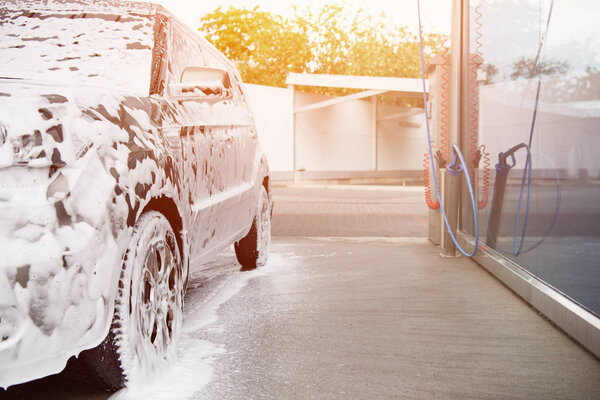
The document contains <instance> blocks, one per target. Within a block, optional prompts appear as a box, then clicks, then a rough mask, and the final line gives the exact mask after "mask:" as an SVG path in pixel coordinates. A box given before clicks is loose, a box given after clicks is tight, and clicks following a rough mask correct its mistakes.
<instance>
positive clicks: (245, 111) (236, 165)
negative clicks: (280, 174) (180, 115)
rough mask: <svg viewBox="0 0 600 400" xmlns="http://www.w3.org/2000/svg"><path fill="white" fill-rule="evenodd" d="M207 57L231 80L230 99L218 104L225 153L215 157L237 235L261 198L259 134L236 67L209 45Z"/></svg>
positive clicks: (231, 225) (232, 229)
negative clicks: (258, 190)
mask: <svg viewBox="0 0 600 400" xmlns="http://www.w3.org/2000/svg"><path fill="white" fill-rule="evenodd" d="M204 57H205V60H206V63H207V65H209V66H213V67H217V68H221V69H223V70H225V71H227V73H228V77H229V80H230V82H231V94H232V96H231V100H230V101H228V102H227V103H224V104H221V105H219V106H220V107H222V108H223V109H222V112H218V113H216V115H215V117H216V118H217V120H216V121H215V122H216V125H217V126H218V128H217V130H218V132H219V137H220V141H219V146H220V148H219V151H220V154H221V155H222V156H221V157H220V158H218V159H216V160H214V161H215V164H217V165H219V167H220V168H222V171H223V174H222V179H224V182H223V187H224V188H225V191H226V193H227V196H226V197H228V201H226V203H225V204H224V209H225V213H226V215H227V216H228V217H229V218H227V219H225V221H224V223H225V224H226V225H227V226H228V227H229V228H228V229H229V231H230V232H232V234H233V235H237V234H238V233H239V232H240V231H242V230H244V229H245V228H247V227H248V226H249V225H250V224H251V223H252V219H253V218H254V212H255V205H256V204H257V201H258V198H257V193H258V192H257V190H256V188H255V187H254V186H255V185H256V182H257V176H256V174H257V172H258V161H259V160H257V149H258V137H257V135H256V128H255V125H254V120H253V118H252V114H251V112H250V109H249V107H248V104H247V102H246V98H245V96H244V93H243V88H242V84H241V79H240V77H239V74H238V73H237V71H236V70H235V69H234V68H233V66H232V65H231V64H230V63H229V62H227V61H226V60H225V58H224V57H223V55H221V54H220V53H218V52H217V51H216V50H215V49H214V48H212V46H210V45H207V46H206V48H204Z"/></svg>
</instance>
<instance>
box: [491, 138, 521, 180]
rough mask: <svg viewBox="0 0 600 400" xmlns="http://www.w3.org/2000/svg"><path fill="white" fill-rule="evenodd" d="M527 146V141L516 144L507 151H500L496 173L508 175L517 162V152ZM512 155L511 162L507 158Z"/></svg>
mask: <svg viewBox="0 0 600 400" xmlns="http://www.w3.org/2000/svg"><path fill="white" fill-rule="evenodd" d="M523 147H527V145H526V144H525V143H519V144H518V145H516V146H513V147H511V148H510V149H508V150H507V151H506V152H500V153H499V154H498V164H496V173H497V174H502V175H508V173H509V172H510V170H511V168H512V167H514V166H515V165H516V163H517V161H516V160H515V153H516V152H517V151H518V150H519V149H521V148H523ZM509 157H510V160H511V163H510V164H509V163H508V162H506V160H507V159H508V158H509Z"/></svg>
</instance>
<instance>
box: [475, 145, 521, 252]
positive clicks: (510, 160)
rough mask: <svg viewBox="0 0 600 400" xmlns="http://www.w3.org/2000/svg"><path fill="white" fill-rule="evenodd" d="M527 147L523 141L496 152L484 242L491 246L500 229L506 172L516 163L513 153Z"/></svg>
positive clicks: (494, 246) (494, 244)
mask: <svg viewBox="0 0 600 400" xmlns="http://www.w3.org/2000/svg"><path fill="white" fill-rule="evenodd" d="M522 148H527V145H526V144H525V143H520V144H518V145H516V146H513V147H511V148H510V149H508V151H506V152H504V153H503V152H500V153H499V154H498V164H496V180H495V182H494V192H493V194H492V207H491V210H490V217H489V223H488V235H487V238H486V241H485V242H486V244H487V245H488V246H489V247H490V248H492V249H495V248H496V240H497V239H498V231H499V230H500V216H501V215H502V203H503V201H504V190H505V189H506V180H507V179H508V173H509V172H510V170H511V169H512V168H513V167H514V166H515V165H516V163H517V162H516V160H515V153H516V152H517V151H518V150H520V149H522Z"/></svg>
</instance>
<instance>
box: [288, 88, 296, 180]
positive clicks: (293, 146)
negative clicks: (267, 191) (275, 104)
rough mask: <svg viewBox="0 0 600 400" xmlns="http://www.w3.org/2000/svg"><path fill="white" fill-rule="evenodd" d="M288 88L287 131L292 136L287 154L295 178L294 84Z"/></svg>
mask: <svg viewBox="0 0 600 400" xmlns="http://www.w3.org/2000/svg"><path fill="white" fill-rule="evenodd" d="M288 90H289V91H290V95H289V98H290V105H289V107H290V110H291V115H290V122H289V123H290V126H289V133H290V135H291V137H292V140H291V143H290V149H289V152H290V153H289V154H290V156H291V158H292V173H293V174H294V180H296V90H295V88H294V85H288Z"/></svg>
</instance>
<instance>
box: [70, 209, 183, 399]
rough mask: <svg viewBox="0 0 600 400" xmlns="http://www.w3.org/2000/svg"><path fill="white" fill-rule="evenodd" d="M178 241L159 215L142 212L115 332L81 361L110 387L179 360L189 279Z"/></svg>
mask: <svg viewBox="0 0 600 400" xmlns="http://www.w3.org/2000/svg"><path fill="white" fill-rule="evenodd" d="M182 275H183V274H182V262H181V257H180V253H179V249H178V246H177V240H176V238H175V235H174V233H173V229H172V228H171V225H170V224H169V221H168V220H167V219H166V218H165V217H164V216H163V215H162V214H160V213H158V212H155V211H150V212H147V213H144V214H142V216H141V217H140V218H139V220H138V221H137V223H136V224H135V226H134V229H133V234H132V237H131V240H130V243H129V246H128V249H127V252H126V254H125V257H124V261H123V268H122V271H121V277H120V280H119V289H118V293H117V295H116V299H115V312H114V317H113V321H112V325H111V328H110V332H109V334H108V336H107V337H106V339H105V340H104V342H102V343H101V344H100V345H99V346H98V347H96V348H94V349H92V350H88V351H86V352H83V353H82V355H81V358H82V360H83V362H84V363H85V364H86V365H87V367H88V369H91V371H92V372H93V374H94V375H95V376H96V377H97V378H98V380H99V381H100V383H101V384H102V385H103V386H105V387H106V388H108V389H120V388H122V387H124V386H125V383H126V382H127V381H132V380H135V379H136V378H137V377H138V376H140V377H141V376H144V377H146V378H147V377H152V376H153V375H155V374H156V373H160V371H161V370H163V369H164V368H165V367H166V365H167V364H168V363H169V362H170V361H171V360H173V359H175V358H176V357H177V353H176V350H177V349H176V342H177V334H178V332H179V331H180V327H181V323H182V320H183V292H184V278H183V276H182Z"/></svg>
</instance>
